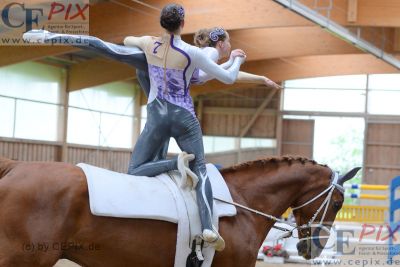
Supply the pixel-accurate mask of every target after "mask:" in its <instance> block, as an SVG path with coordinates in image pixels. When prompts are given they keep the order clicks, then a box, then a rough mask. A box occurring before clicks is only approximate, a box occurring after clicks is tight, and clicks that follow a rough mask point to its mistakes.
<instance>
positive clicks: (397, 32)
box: [393, 27, 400, 52]
mask: <svg viewBox="0 0 400 267" xmlns="http://www.w3.org/2000/svg"><path fill="white" fill-rule="evenodd" d="M393 50H394V52H400V27H399V28H396V29H394V47H393Z"/></svg>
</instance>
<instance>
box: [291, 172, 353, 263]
mask: <svg viewBox="0 0 400 267" xmlns="http://www.w3.org/2000/svg"><path fill="white" fill-rule="evenodd" d="M359 170H360V168H354V169H353V170H351V171H349V172H348V173H346V174H345V175H343V176H340V177H339V175H338V174H337V173H336V172H332V175H331V177H330V181H328V182H325V183H321V186H316V187H313V190H309V191H308V192H307V193H306V194H304V195H303V196H301V197H300V198H299V199H298V200H297V201H295V205H296V206H294V207H292V210H293V214H294V216H295V218H296V223H297V225H298V228H297V230H298V235H299V239H300V241H299V242H298V243H297V251H298V254H299V255H300V256H303V257H304V258H305V259H311V258H315V257H318V256H319V255H320V254H321V252H322V250H323V248H324V247H325V245H326V243H327V241H328V237H329V234H330V229H331V226H332V224H333V221H334V220H335V218H336V214H337V213H338V212H339V210H340V209H341V208H342V205H343V201H344V187H343V183H344V182H346V181H347V180H350V179H351V178H353V177H354V176H355V175H356V174H357V172H358V171H359Z"/></svg>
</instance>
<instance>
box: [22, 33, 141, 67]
mask: <svg viewBox="0 0 400 267" xmlns="http://www.w3.org/2000/svg"><path fill="white" fill-rule="evenodd" d="M23 39H24V40H25V41H28V42H30V43H47V44H60V45H70V46H74V47H78V48H80V49H83V50H89V51H95V52H97V53H99V54H101V55H103V56H106V57H109V58H112V59H114V60H117V61H121V62H124V63H126V64H129V65H131V66H133V67H134V68H136V69H138V70H142V71H146V72H147V61H146V56H145V55H144V53H143V51H142V50H140V49H139V48H138V47H125V46H123V45H116V44H113V43H109V42H105V41H103V40H101V39H99V38H97V37H93V36H86V35H73V34H59V33H51V32H48V31H44V30H31V31H29V32H26V33H25V34H24V35H23Z"/></svg>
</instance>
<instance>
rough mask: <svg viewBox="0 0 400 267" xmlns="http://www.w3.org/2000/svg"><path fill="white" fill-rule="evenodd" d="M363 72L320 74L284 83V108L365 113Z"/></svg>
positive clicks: (364, 78) (364, 76)
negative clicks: (339, 74)
mask: <svg viewBox="0 0 400 267" xmlns="http://www.w3.org/2000/svg"><path fill="white" fill-rule="evenodd" d="M366 79H367V76H366V75H349V76H335V77H320V78H312V79H301V80H291V81H286V82H285V90H284V104H283V108H284V110H291V111H324V112H360V113H361V112H364V110H365V101H366V84H367V82H366Z"/></svg>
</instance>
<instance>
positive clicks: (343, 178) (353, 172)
mask: <svg viewBox="0 0 400 267" xmlns="http://www.w3.org/2000/svg"><path fill="white" fill-rule="evenodd" d="M360 169H361V167H356V168H354V169H352V170H351V171H349V172H348V173H346V174H345V175H343V176H340V177H339V180H338V184H340V185H343V184H344V183H345V182H346V181H348V180H350V179H351V178H353V177H354V176H355V175H356V174H357V172H358V171H359V170H360Z"/></svg>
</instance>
